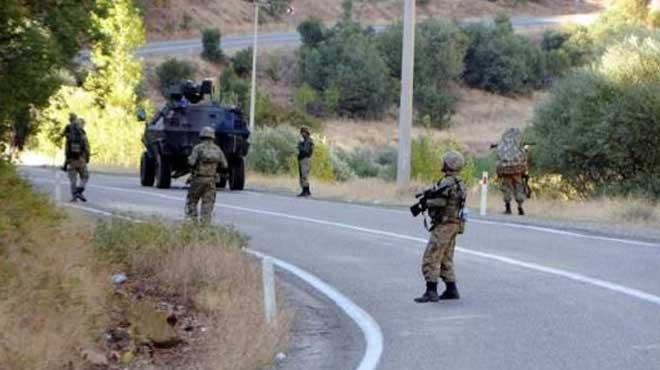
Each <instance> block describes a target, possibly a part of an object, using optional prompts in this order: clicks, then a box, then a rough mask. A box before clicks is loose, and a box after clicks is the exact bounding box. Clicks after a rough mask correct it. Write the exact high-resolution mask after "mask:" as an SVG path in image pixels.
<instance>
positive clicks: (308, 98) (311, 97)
mask: <svg viewBox="0 0 660 370" xmlns="http://www.w3.org/2000/svg"><path fill="white" fill-rule="evenodd" d="M293 104H294V105H295V106H296V108H298V109H299V110H300V111H303V112H308V113H312V112H319V108H321V109H322V108H323V107H319V105H320V104H322V103H321V102H320V100H319V94H318V92H316V90H314V89H312V88H311V87H310V86H309V85H307V84H303V85H302V86H300V88H298V90H297V91H296V94H295V95H294V96H293Z"/></svg>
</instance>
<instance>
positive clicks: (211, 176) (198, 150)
mask: <svg viewBox="0 0 660 370" xmlns="http://www.w3.org/2000/svg"><path fill="white" fill-rule="evenodd" d="M199 137H200V138H201V139H202V142H201V143H200V144H198V145H196V146H195V147H194V148H193V150H192V153H191V154H190V156H189V157H188V164H189V165H190V166H191V167H192V180H191V182H190V188H189V189H188V196H187V198H186V218H187V219H189V220H192V221H195V222H197V221H198V219H197V204H198V203H199V201H200V199H201V201H202V207H201V208H202V212H201V213H202V217H201V222H202V223H204V224H208V223H210V222H211V215H212V214H213V206H214V205H215V184H216V180H217V176H218V166H220V168H223V169H225V168H227V159H226V158H225V155H224V153H223V152H222V150H221V149H220V147H218V146H217V145H215V143H214V140H215V131H213V129H212V128H210V127H204V128H202V130H201V131H200V133H199Z"/></svg>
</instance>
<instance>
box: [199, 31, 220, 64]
mask: <svg viewBox="0 0 660 370" xmlns="http://www.w3.org/2000/svg"><path fill="white" fill-rule="evenodd" d="M221 39H222V35H221V34H220V30H218V29H215V28H207V29H205V30H204V31H202V48H203V50H202V58H204V59H206V60H208V61H210V62H214V63H219V62H221V61H222V59H224V54H223V53H222V49H220V40H221Z"/></svg>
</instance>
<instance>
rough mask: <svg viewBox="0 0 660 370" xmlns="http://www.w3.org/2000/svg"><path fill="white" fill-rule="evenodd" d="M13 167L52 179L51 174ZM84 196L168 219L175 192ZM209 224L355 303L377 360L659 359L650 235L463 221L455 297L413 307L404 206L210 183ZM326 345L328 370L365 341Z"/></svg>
mask: <svg viewBox="0 0 660 370" xmlns="http://www.w3.org/2000/svg"><path fill="white" fill-rule="evenodd" d="M25 174H26V176H28V177H29V178H30V179H32V181H34V182H35V183H36V184H37V185H40V186H42V187H43V189H44V190H46V191H49V190H52V189H53V176H54V171H53V170H44V169H25ZM63 181H64V180H63ZM248 183H249V179H248ZM62 191H63V192H66V184H64V183H63V186H62ZM374 191H377V189H374ZM86 194H87V196H88V199H89V200H90V201H89V202H88V203H86V204H84V205H85V206H87V207H92V208H94V209H100V210H105V211H108V212H113V213H116V212H120V213H125V212H129V213H137V214H154V215H159V216H162V217H167V218H171V219H180V218H182V214H183V207H184V198H185V189H182V188H178V189H170V190H158V189H153V188H143V187H140V186H139V184H138V179H137V178H135V177H127V176H110V175H100V174H93V175H92V180H91V183H90V186H89V188H88V190H87V192H86ZM78 204H80V203H78ZM515 219H516V217H512V220H515ZM215 220H216V222H218V223H223V224H234V225H236V226H237V227H238V229H239V230H240V231H242V232H244V233H246V234H248V235H249V236H250V238H251V242H250V247H251V248H252V249H253V250H255V251H259V252H263V253H266V254H268V255H271V256H274V257H276V258H278V259H281V260H283V261H287V262H289V263H291V264H293V265H296V266H298V267H300V268H302V269H304V270H306V271H308V272H310V273H312V274H314V275H315V276H316V277H318V278H320V279H321V280H323V281H325V282H326V283H327V284H329V285H331V286H332V287H334V288H335V289H336V290H338V291H339V292H341V293H343V294H344V295H345V296H346V297H348V298H349V299H350V300H352V301H353V302H354V303H355V304H357V305H358V306H360V307H361V308H362V309H363V310H364V311H366V312H367V313H368V314H369V315H370V316H371V317H372V318H373V319H374V320H375V322H376V323H377V325H378V326H379V327H380V329H381V331H382V337H383V343H384V346H383V351H382V355H381V356H380V357H379V358H378V367H377V368H378V369H382V370H385V369H388V370H403V369H415V370H425V369H452V370H468V369H480V370H484V369H493V370H501V369H507V370H527V369H539V370H541V369H548V370H561V369H567V370H568V369H571V370H592V369H593V370H596V369H598V370H607V369H612V370H621V369H627V370H642V369H645V370H652V369H660V245H655V244H650V243H643V242H635V241H627V240H615V239H608V238H603V237H598V236H593V237H592V236H590V235H584V234H581V235H572V234H570V233H563V232H560V231H555V230H551V229H542V228H528V227H520V226H515V225H509V224H504V223H500V222H486V221H484V220H473V221H472V222H470V224H469V225H468V228H467V231H466V233H465V234H464V235H463V236H461V237H460V238H459V240H458V245H459V247H460V249H459V250H458V251H457V255H456V261H455V262H456V270H457V276H458V287H459V289H460V291H461V294H462V299H461V300H459V301H455V302H444V303H438V304H425V305H419V304H415V303H413V301H412V299H413V298H414V297H416V296H418V295H419V294H421V293H422V291H423V282H422V278H421V275H420V271H419V265H420V260H421V256H422V253H423V249H424V243H423V240H424V239H425V238H426V236H427V233H426V232H425V230H424V229H423V227H422V225H421V223H420V220H419V219H413V218H412V217H410V216H409V215H408V214H407V213H406V212H404V211H399V210H391V209H383V208H372V207H365V206H358V205H347V204H341V203H333V202H326V201H319V200H314V199H306V200H303V199H296V198H294V197H287V196H281V195H273V194H269V193H263V192H256V191H245V192H221V193H219V194H218V197H217V206H216V211H215ZM327 330H328V331H332V330H333V329H332V328H327ZM340 338H341V336H340ZM335 348H338V350H343V351H345V353H344V354H343V356H344V358H345V360H344V361H343V362H342V364H343V365H341V367H339V366H336V367H335V368H337V369H340V368H341V369H355V368H356V367H357V365H358V363H359V361H360V353H361V352H362V351H364V349H365V348H364V341H363V340H362V341H360V340H358V343H357V344H356V343H355V340H352V341H351V340H347V341H346V343H345V345H344V346H343V349H342V347H341V346H339V347H335Z"/></svg>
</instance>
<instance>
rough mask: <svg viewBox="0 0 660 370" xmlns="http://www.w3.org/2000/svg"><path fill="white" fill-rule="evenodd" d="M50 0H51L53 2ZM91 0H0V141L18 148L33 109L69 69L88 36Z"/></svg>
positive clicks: (31, 127)
mask: <svg viewBox="0 0 660 370" xmlns="http://www.w3.org/2000/svg"><path fill="white" fill-rule="evenodd" d="M55 3H56V4H55ZM94 4H95V2H94V1H92V0H61V1H57V2H55V1H52V0H49V1H19V0H6V1H4V2H3V4H2V6H1V7H0V35H1V36H0V143H2V142H10V143H11V144H13V145H15V146H17V147H19V148H22V147H23V145H24V144H25V142H26V139H27V138H28V136H29V135H31V134H33V133H34V132H35V131H36V129H37V121H36V119H35V118H36V115H35V114H34V113H35V112H36V111H38V110H40V109H42V108H43V107H44V106H45V105H46V104H47V103H48V99H49V98H50V97H51V96H52V95H53V94H54V93H55V92H56V91H57V89H58V88H59V87H60V86H61V84H62V83H63V82H65V80H64V79H63V78H62V76H65V75H67V74H69V75H70V72H71V71H72V70H73V68H74V67H75V66H74V63H73V58H74V56H75V55H76V54H77V53H78V51H79V50H80V45H81V43H82V42H84V41H85V39H86V38H87V37H89V28H90V27H89V25H90V17H89V14H90V10H92V9H93V8H94Z"/></svg>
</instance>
